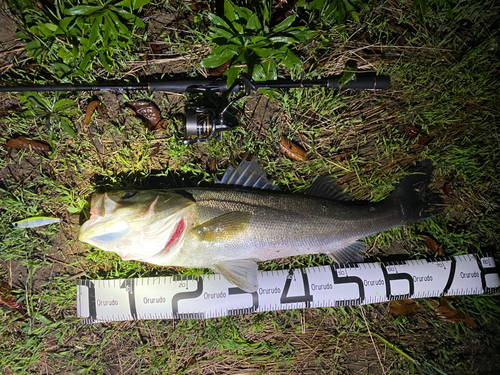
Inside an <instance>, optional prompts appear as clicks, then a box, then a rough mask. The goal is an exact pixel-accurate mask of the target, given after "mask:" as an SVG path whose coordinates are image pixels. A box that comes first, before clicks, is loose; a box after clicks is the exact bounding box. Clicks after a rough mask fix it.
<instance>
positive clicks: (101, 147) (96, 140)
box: [89, 124, 106, 155]
mask: <svg viewBox="0 0 500 375" xmlns="http://www.w3.org/2000/svg"><path fill="white" fill-rule="evenodd" d="M89 132H90V135H91V136H92V142H93V143H94V146H95V148H96V150H97V152H98V153H100V154H101V155H106V148H105V147H104V145H103V144H102V142H101V140H100V139H99V134H98V133H97V128H96V127H95V125H94V124H92V125H90V126H89Z"/></svg>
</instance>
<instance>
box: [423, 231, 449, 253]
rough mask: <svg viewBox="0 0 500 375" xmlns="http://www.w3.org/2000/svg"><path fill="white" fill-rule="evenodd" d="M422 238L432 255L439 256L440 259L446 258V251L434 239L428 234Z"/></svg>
mask: <svg viewBox="0 0 500 375" xmlns="http://www.w3.org/2000/svg"><path fill="white" fill-rule="evenodd" d="M420 238H421V239H423V240H424V244H425V246H427V248H428V249H429V250H430V251H432V254H437V255H438V256H440V257H444V251H443V248H442V247H441V245H439V244H438V243H437V242H436V240H435V239H434V238H432V237H431V236H428V235H426V234H421V235H420Z"/></svg>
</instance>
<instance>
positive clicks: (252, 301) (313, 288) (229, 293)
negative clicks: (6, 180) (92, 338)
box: [77, 255, 500, 323]
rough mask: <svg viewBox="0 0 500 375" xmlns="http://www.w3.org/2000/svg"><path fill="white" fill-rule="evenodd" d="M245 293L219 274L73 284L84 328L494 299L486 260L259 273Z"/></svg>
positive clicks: (494, 279) (494, 278)
mask: <svg viewBox="0 0 500 375" xmlns="http://www.w3.org/2000/svg"><path fill="white" fill-rule="evenodd" d="M259 285H260V287H259V289H258V291H257V292H254V293H248V292H245V291H243V290H241V289H239V288H237V287H235V286H234V285H232V284H231V283H229V282H228V281H227V280H226V279H225V278H224V277H222V276H221V275H220V274H214V275H205V276H201V277H198V278H194V277H193V276H184V277H182V276H173V277H151V278H134V279H119V280H78V286H77V292H78V299H77V301H78V303H77V310H78V316H79V317H82V318H85V320H84V322H86V323H93V322H104V321H113V320H135V319H185V318H201V319H203V318H213V317H220V316H227V315H238V314H247V313H254V312H263V311H277V310H284V309H296V308H307V307H315V308H317V307H330V306H352V305H361V304H372V303H381V302H386V301H390V300H400V299H407V298H429V297H439V296H445V295H463V294H481V293H496V292H498V291H499V290H500V278H499V276H498V274H497V269H496V267H495V262H494V260H493V258H491V257H489V256H485V257H482V258H480V257H479V256H474V255H460V256H456V257H446V258H441V259H432V260H429V261H427V260H418V261H416V260H410V261H400V262H384V263H381V264H377V263H357V264H348V265H345V266H342V267H341V266H338V265H330V266H319V267H311V268H306V269H291V270H274V271H267V272H262V273H260V274H259Z"/></svg>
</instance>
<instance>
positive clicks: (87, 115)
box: [83, 100, 101, 126]
mask: <svg viewBox="0 0 500 375" xmlns="http://www.w3.org/2000/svg"><path fill="white" fill-rule="evenodd" d="M100 104H101V102H100V101H99V100H92V101H91V102H90V103H89V105H88V106H87V112H86V113H85V120H83V122H84V123H85V126H89V124H90V122H91V121H92V114H93V113H94V112H95V110H96V109H97V108H99V105H100Z"/></svg>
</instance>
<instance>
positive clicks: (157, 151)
mask: <svg viewBox="0 0 500 375" xmlns="http://www.w3.org/2000/svg"><path fill="white" fill-rule="evenodd" d="M159 152H160V145H155V146H154V147H153V151H152V152H151V153H150V154H149V155H148V158H154V157H155V156H156V155H158V153H159Z"/></svg>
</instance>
